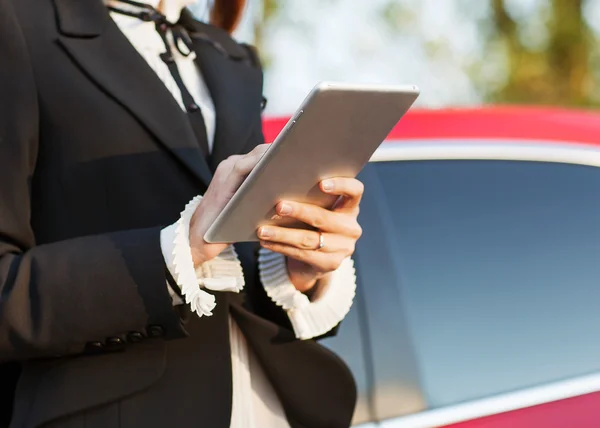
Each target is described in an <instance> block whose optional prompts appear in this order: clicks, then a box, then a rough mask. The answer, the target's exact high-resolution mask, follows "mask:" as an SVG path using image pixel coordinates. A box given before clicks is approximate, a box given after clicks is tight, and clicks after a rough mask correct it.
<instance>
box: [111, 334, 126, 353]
mask: <svg viewBox="0 0 600 428" xmlns="http://www.w3.org/2000/svg"><path fill="white" fill-rule="evenodd" d="M124 345H125V342H123V340H122V339H121V338H119V337H109V338H108V339H106V349H108V350H109V351H117V350H119V349H123V347H124Z"/></svg>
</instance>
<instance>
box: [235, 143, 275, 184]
mask: <svg viewBox="0 0 600 428" xmlns="http://www.w3.org/2000/svg"><path fill="white" fill-rule="evenodd" d="M268 149H269V145H268V144H261V145H258V146H256V147H255V148H254V149H253V150H252V151H251V152H250V153H248V154H246V155H242V156H239V157H236V158H235V162H234V165H233V170H232V172H233V173H235V174H237V175H238V176H240V177H244V178H245V177H246V176H247V175H248V174H250V172H251V171H252V170H253V169H254V167H255V166H256V164H257V163H258V161H260V159H261V158H262V157H263V155H264V154H265V153H266V152H267V150H268Z"/></svg>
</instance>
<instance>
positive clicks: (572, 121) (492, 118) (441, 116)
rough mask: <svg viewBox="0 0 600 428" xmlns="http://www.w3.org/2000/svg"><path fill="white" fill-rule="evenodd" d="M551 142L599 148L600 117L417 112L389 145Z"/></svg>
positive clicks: (512, 110) (271, 127)
mask: <svg viewBox="0 0 600 428" xmlns="http://www.w3.org/2000/svg"><path fill="white" fill-rule="evenodd" d="M288 120H289V117H275V118H266V119H265V121H264V132H265V139H266V141H268V142H272V141H273V140H274V139H275V137H276V136H277V134H278V133H279V132H280V131H281V129H282V128H283V127H284V126H285V124H286V123H287V121H288ZM456 139H468V140H515V143H519V142H527V141H547V142H562V143H573V144H586V145H598V146H600V111H597V112H594V111H585V110H568V109H557V108H542V107H479V108H453V109H439V110H425V109H414V110H411V111H409V112H408V113H407V114H406V116H405V117H404V118H403V119H402V120H401V121H400V123H398V125H396V127H395V128H394V129H393V130H392V132H391V133H390V135H389V136H388V138H387V139H386V142H392V141H393V142H396V143H397V142H402V141H407V140H410V141H411V142H415V140H456Z"/></svg>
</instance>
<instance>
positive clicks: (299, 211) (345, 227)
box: [275, 201, 362, 238]
mask: <svg viewBox="0 0 600 428" xmlns="http://www.w3.org/2000/svg"><path fill="white" fill-rule="evenodd" d="M275 211H276V213H277V214H278V215H279V216H281V217H290V218H294V219H296V220H299V221H301V222H302V223H306V224H308V225H310V226H313V227H314V228H315V229H318V230H320V231H322V232H329V233H335V234H340V235H344V236H350V237H353V238H359V237H360V235H361V234H362V230H361V228H360V226H359V225H358V222H357V221H356V218H355V217H354V216H350V215H347V214H344V213H340V212H334V211H330V210H327V209H325V208H321V207H319V206H317V205H312V204H306V203H302V202H292V201H282V202H280V203H278V204H277V206H276V207H275Z"/></svg>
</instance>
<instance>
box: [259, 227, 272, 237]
mask: <svg viewBox="0 0 600 428" xmlns="http://www.w3.org/2000/svg"><path fill="white" fill-rule="evenodd" d="M271 236H273V231H272V230H271V229H269V228H267V227H261V228H260V237H261V238H270V237H271Z"/></svg>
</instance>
